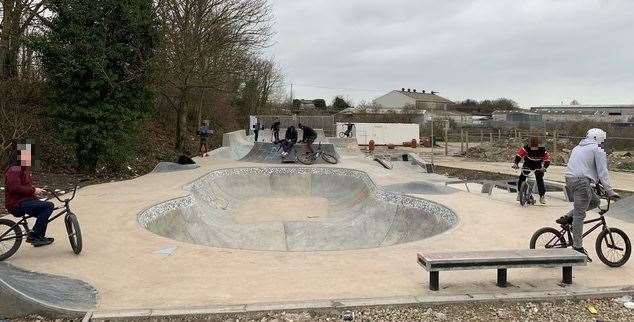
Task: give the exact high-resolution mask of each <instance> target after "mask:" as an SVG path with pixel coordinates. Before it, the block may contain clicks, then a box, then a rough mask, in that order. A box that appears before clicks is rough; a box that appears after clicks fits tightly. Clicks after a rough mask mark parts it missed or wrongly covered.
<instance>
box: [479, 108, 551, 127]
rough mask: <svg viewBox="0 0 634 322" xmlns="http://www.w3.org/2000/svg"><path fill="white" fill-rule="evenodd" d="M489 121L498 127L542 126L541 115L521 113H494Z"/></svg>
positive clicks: (523, 111)
mask: <svg viewBox="0 0 634 322" xmlns="http://www.w3.org/2000/svg"><path fill="white" fill-rule="evenodd" d="M491 121H492V122H493V123H497V124H498V125H504V126H509V127H514V126H527V127H534V126H540V125H542V124H543V118H542V115H540V114H537V113H532V112H528V111H525V110H522V111H494V112H493V115H492V116H491Z"/></svg>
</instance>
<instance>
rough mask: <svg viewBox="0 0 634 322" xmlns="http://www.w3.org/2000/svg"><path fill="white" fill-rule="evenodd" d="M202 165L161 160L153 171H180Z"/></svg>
mask: <svg viewBox="0 0 634 322" xmlns="http://www.w3.org/2000/svg"><path fill="white" fill-rule="evenodd" d="M199 167H200V166H199V165H197V164H178V163H174V162H159V163H158V164H157V165H156V167H154V170H152V173H167V172H179V171H188V170H193V169H197V168H199Z"/></svg>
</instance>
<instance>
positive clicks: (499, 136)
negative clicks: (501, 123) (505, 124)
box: [498, 129, 502, 141]
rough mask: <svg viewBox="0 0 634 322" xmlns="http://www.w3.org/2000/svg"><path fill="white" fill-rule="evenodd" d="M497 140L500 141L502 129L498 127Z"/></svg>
mask: <svg viewBox="0 0 634 322" xmlns="http://www.w3.org/2000/svg"><path fill="white" fill-rule="evenodd" d="M498 140H499V141H502V130H501V129H498Z"/></svg>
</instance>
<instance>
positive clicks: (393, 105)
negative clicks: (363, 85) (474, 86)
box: [373, 88, 454, 112]
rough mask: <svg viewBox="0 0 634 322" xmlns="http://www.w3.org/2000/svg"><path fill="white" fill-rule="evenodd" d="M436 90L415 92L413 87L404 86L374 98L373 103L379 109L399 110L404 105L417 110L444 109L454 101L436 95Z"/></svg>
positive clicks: (403, 107)
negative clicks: (405, 87) (406, 87)
mask: <svg viewBox="0 0 634 322" xmlns="http://www.w3.org/2000/svg"><path fill="white" fill-rule="evenodd" d="M436 94H437V93H436V92H431V93H427V92H426V91H422V92H417V91H416V90H415V89H414V90H412V89H407V90H405V89H404V88H403V89H401V90H400V91H398V90H394V91H391V92H389V93H387V94H385V95H383V96H381V97H378V98H376V99H375V100H374V101H373V103H374V105H376V106H380V107H381V109H386V110H393V111H395V112H401V111H402V110H403V109H405V108H406V107H411V108H416V109H419V110H446V109H447V107H449V106H450V105H453V104H454V103H453V102H452V101H450V100H448V99H446V98H444V97H441V96H438V95H436Z"/></svg>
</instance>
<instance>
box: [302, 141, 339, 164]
mask: <svg viewBox="0 0 634 322" xmlns="http://www.w3.org/2000/svg"><path fill="white" fill-rule="evenodd" d="M319 157H321V159H322V160H324V161H325V162H327V163H330V164H337V162H339V160H337V158H336V157H335V156H333V155H331V154H329V153H327V152H325V151H323V149H322V147H321V142H319V144H318V145H317V148H316V149H315V152H310V151H305V152H303V153H298V154H297V161H299V163H301V164H306V165H310V164H313V163H315V162H316V161H317V159H318V158H319Z"/></svg>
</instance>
